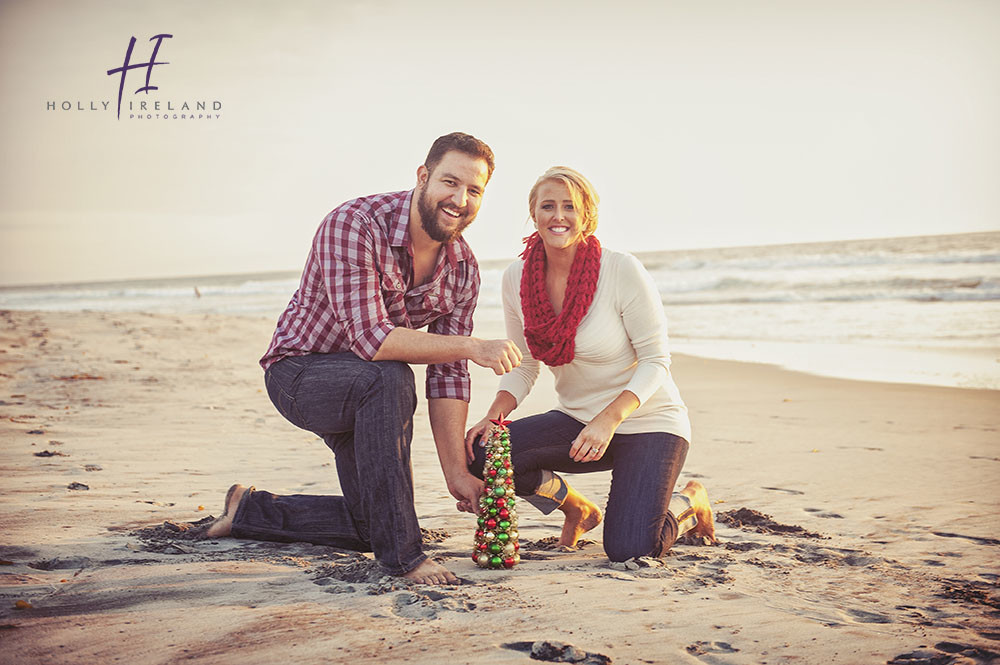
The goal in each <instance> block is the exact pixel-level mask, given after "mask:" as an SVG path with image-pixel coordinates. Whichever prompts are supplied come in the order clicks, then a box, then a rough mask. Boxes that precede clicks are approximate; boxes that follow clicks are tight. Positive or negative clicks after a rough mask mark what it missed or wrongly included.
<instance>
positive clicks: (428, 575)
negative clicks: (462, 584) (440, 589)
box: [403, 559, 458, 584]
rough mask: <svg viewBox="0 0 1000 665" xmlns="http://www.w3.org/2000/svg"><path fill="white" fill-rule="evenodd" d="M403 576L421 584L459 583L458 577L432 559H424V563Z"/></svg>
mask: <svg viewBox="0 0 1000 665" xmlns="http://www.w3.org/2000/svg"><path fill="white" fill-rule="evenodd" d="M403 577H405V578H406V579H408V580H413V581H414V582H419V583H420V584H458V578H457V577H455V576H454V575H452V573H451V571H450V570H448V569H447V568H445V567H444V566H442V565H441V564H439V563H438V562H436V561H433V560H431V559H424V562H423V563H421V564H420V565H419V566H417V567H416V568H414V569H413V570H411V571H410V572H408V573H405V574H404V575H403Z"/></svg>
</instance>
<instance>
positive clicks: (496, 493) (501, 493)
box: [493, 487, 507, 496]
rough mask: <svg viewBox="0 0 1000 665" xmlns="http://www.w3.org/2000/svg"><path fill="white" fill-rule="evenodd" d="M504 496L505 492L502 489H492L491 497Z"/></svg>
mask: <svg viewBox="0 0 1000 665" xmlns="http://www.w3.org/2000/svg"><path fill="white" fill-rule="evenodd" d="M506 494H507V490H506V489H504V488H503V487H495V488H493V495H494V496H505V495H506Z"/></svg>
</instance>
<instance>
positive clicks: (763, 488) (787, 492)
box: [761, 487, 805, 496]
mask: <svg viewBox="0 0 1000 665" xmlns="http://www.w3.org/2000/svg"><path fill="white" fill-rule="evenodd" d="M761 489H762V490H770V491H772V492H784V493H786V494H795V495H797V496H802V495H804V494H805V492H800V491H799V490H790V489H785V488H784V487H761Z"/></svg>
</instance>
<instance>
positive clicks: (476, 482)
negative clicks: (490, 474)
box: [448, 473, 484, 513]
mask: <svg viewBox="0 0 1000 665" xmlns="http://www.w3.org/2000/svg"><path fill="white" fill-rule="evenodd" d="M483 486H484V483H483V481H481V480H480V479H479V478H476V477H475V476H474V475H472V474H471V473H465V474H460V475H458V476H457V477H455V478H449V479H448V491H449V492H451V495H452V496H453V497H455V498H456V499H457V500H458V503H456V504H455V507H456V508H458V509H459V510H461V511H462V512H465V513H475V512H476V508H477V507H478V506H479V496H480V495H481V494H482V493H483Z"/></svg>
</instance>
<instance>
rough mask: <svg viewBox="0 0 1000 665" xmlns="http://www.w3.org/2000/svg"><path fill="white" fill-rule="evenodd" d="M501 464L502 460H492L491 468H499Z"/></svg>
mask: <svg viewBox="0 0 1000 665" xmlns="http://www.w3.org/2000/svg"><path fill="white" fill-rule="evenodd" d="M502 466H503V460H497V461H495V462H493V468H494V469H499V468H500V467H502Z"/></svg>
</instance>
